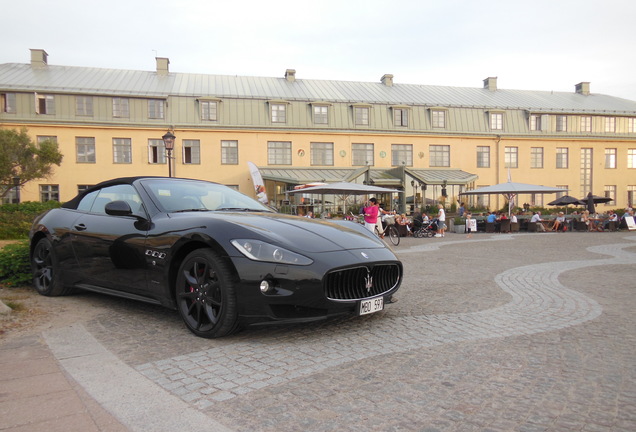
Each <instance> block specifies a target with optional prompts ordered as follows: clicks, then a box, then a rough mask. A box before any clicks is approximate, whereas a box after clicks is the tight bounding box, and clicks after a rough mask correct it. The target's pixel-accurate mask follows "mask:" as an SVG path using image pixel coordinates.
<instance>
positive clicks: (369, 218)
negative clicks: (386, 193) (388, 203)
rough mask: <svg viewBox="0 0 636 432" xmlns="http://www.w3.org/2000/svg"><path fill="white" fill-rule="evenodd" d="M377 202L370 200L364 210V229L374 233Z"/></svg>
mask: <svg viewBox="0 0 636 432" xmlns="http://www.w3.org/2000/svg"><path fill="white" fill-rule="evenodd" d="M379 208H380V206H379V205H378V200H376V199H375V198H371V199H370V200H369V202H368V203H367V206H366V207H365V208H364V227H365V228H366V229H368V230H369V231H371V232H372V233H375V224H376V223H377V222H378V210H379Z"/></svg>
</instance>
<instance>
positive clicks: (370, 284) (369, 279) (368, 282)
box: [364, 273, 373, 292]
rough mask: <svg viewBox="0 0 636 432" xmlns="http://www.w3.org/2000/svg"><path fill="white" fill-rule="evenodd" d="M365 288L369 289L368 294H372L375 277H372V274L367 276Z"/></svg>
mask: <svg viewBox="0 0 636 432" xmlns="http://www.w3.org/2000/svg"><path fill="white" fill-rule="evenodd" d="M364 287H365V288H366V289H367V292H371V288H373V276H371V273H367V275H366V276H365V278H364Z"/></svg>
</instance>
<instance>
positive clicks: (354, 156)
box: [351, 144, 375, 166]
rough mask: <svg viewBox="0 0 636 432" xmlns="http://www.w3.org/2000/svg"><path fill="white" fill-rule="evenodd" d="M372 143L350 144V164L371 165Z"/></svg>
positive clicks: (372, 161)
mask: <svg viewBox="0 0 636 432" xmlns="http://www.w3.org/2000/svg"><path fill="white" fill-rule="evenodd" d="M374 163H375V161H374V159H373V144H351V165H354V166H367V165H369V166H373V164H374Z"/></svg>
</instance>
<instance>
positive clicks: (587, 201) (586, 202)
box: [579, 192, 614, 213]
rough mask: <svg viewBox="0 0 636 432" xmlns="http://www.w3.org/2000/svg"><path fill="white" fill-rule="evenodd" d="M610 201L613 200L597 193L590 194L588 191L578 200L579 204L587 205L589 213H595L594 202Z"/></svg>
mask: <svg viewBox="0 0 636 432" xmlns="http://www.w3.org/2000/svg"><path fill="white" fill-rule="evenodd" d="M610 201H614V200H613V199H612V198H609V197H600V196H597V195H592V192H589V193H588V194H587V197H586V198H583V199H580V200H579V204H580V205H584V206H587V210H588V211H589V212H590V213H596V204H600V203H606V202H610Z"/></svg>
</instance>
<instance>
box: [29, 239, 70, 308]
mask: <svg viewBox="0 0 636 432" xmlns="http://www.w3.org/2000/svg"><path fill="white" fill-rule="evenodd" d="M31 272H32V274H33V286H34V287H35V289H36V290H37V291H38V292H39V293H40V294H42V295H45V296H50V297H53V296H60V295H64V294H67V293H68V291H69V290H68V289H66V288H65V287H64V285H63V284H62V281H61V279H60V266H59V263H58V261H57V256H56V255H55V250H54V249H53V244H52V243H51V241H50V240H49V239H47V238H42V239H40V240H39V241H38V243H37V244H36V245H35V249H33V256H32V257H31Z"/></svg>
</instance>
